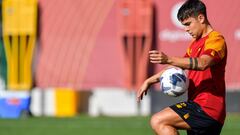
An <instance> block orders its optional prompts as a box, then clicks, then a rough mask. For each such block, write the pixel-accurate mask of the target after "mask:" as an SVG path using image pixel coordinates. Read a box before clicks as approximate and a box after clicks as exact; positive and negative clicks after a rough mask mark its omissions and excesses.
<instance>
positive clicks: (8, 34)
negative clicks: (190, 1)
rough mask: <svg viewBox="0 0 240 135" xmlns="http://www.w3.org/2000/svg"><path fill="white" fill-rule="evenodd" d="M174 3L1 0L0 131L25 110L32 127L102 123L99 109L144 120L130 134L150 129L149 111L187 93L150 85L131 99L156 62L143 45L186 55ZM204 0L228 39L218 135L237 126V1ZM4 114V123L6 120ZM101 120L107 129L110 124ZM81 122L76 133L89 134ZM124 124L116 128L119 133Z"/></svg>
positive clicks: (156, 68)
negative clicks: (224, 108) (224, 115)
mask: <svg viewBox="0 0 240 135" xmlns="http://www.w3.org/2000/svg"><path fill="white" fill-rule="evenodd" d="M183 2H184V0H171V1H168V0H0V4H1V6H0V7H1V10H0V11H1V20H0V23H1V25H0V30H1V34H0V36H1V39H0V118H1V119H0V129H1V130H0V133H1V132H2V133H8V134H10V133H11V134H15V133H16V132H14V131H15V130H12V131H11V132H10V130H8V129H12V128H14V127H12V126H11V125H18V124H20V125H22V123H21V121H17V120H18V119H19V118H27V119H24V120H25V121H28V120H30V122H29V123H28V124H29V125H32V124H33V123H41V122H39V121H44V122H46V121H49V122H50V123H51V121H54V120H57V119H58V118H62V119H63V120H62V119H60V120H62V121H63V122H69V124H70V123H71V122H74V120H76V119H80V120H79V121H84V119H85V118H87V119H89V120H87V121H91V120H92V119H91V118H92V117H94V118H95V120H97V121H101V120H102V119H101V118H102V117H107V118H106V121H108V120H109V121H119V120H120V119H118V118H119V117H121V118H122V119H121V120H123V121H124V122H126V123H128V121H127V120H129V119H130V120H129V121H135V122H136V121H137V123H144V124H146V125H144V124H143V125H140V127H135V126H136V125H138V124H136V123H133V124H132V125H135V126H133V127H132V128H131V129H135V131H137V130H140V129H142V130H144V131H145V130H146V132H143V131H141V130H140V133H138V132H137V133H135V132H130V134H131V135H133V134H141V133H142V134H143V133H144V134H152V133H151V130H150V128H149V126H148V119H149V118H148V117H149V116H150V115H151V114H153V113H155V112H158V111H159V110H161V109H163V108H164V107H166V106H169V105H171V104H173V103H176V102H178V101H181V100H185V99H186V95H183V96H181V97H178V98H172V97H168V96H166V95H163V94H162V93H161V92H160V91H159V84H156V85H154V86H153V87H151V92H150V93H149V94H148V95H147V96H146V97H145V98H144V100H143V101H142V102H141V103H140V104H139V103H137V102H136V91H137V89H138V88H139V86H140V85H141V83H142V82H143V80H144V79H146V78H147V77H149V76H151V75H152V74H154V73H156V72H158V71H160V70H161V69H162V68H163V66H161V65H153V64H150V63H149V62H148V51H149V50H152V49H157V50H161V51H163V52H165V53H166V54H168V55H172V56H183V55H184V54H185V52H186V48H187V47H188V45H189V43H190V41H191V37H190V36H189V35H188V34H187V33H185V31H184V30H183V29H182V26H181V24H180V23H179V22H178V20H177V18H176V14H177V11H178V8H179V7H180V6H181V4H182V3H183ZM203 2H205V4H206V6H207V13H208V19H209V21H210V22H211V25H212V26H213V27H214V29H215V30H217V31H219V32H221V33H222V34H223V35H224V37H225V40H226V42H227V46H228V63H227V67H226V86H227V93H226V94H227V112H228V114H229V117H230V118H231V119H229V120H228V119H227V121H228V123H227V124H225V125H226V128H225V129H224V133H225V134H228V133H229V132H227V131H228V130H229V131H235V132H234V133H239V132H240V126H239V125H236V123H238V124H239V123H240V119H239V116H240V115H239V112H240V104H239V103H240V77H239V74H240V62H239V59H240V54H239V53H238V51H239V49H240V46H239V45H240V16H239V15H238V13H239V12H240V8H239V6H240V1H238V0H230V1H227V2H226V1H224V0H211V1H207V0H203ZM123 116H124V117H123ZM76 117H77V118H76ZM109 117H110V118H109ZM126 117H130V118H129V119H127V118H126ZM48 118H50V119H48ZM55 118H56V119H55ZM71 118H73V119H71ZM9 119H11V120H13V121H11V120H10V123H9V121H8V120H9ZM125 119H127V120H125ZM15 120H16V121H15ZM38 120H39V121H38ZM70 120H72V121H71V122H70ZM232 120H233V121H232ZM234 120H235V121H234ZM236 120H237V121H236ZM106 121H105V122H106ZM11 122H13V123H11ZM124 122H123V124H122V125H126V123H125V124H124ZM234 122H235V123H234ZM24 123H25V122H24ZM103 123H104V122H103ZM106 123H107V124H109V123H108V122H106ZM25 124H26V123H25ZM75 124H76V125H79V126H80V125H81V123H75ZM85 124H86V123H85ZM85 124H82V125H85ZM95 124H96V122H95ZM4 125H5V126H4ZM50 125H51V124H50ZM53 125H54V124H53ZM76 125H75V126H76ZM90 125H91V124H90ZM97 125H99V124H97ZM100 125H101V124H100ZM110 125H111V126H113V127H114V124H112V122H110ZM228 125H231V126H228ZM91 126H93V127H94V124H93V125H91ZM91 126H90V129H89V130H91V129H92V127H91ZM111 126H110V127H111ZM116 126H117V127H119V126H118V125H116ZM129 126H130V125H129ZM129 126H127V127H123V131H124V130H125V129H128V128H130V127H131V126H130V127H129ZM141 126H143V127H146V129H145V128H143V127H141ZM40 127H41V126H40ZM80 127H81V126H80ZM107 127H108V126H107ZM110 127H109V128H110ZM18 128H19V127H18ZM25 128H26V127H25ZM55 128H57V129H58V128H59V127H55ZM78 128H79V127H78ZM105 128H106V127H105ZM2 129H5V130H2ZM52 129H54V128H52ZM80 129H81V128H80ZM103 129H104V127H103ZM107 129H108V128H107ZM89 130H87V131H88V132H84V134H95V133H91V132H89ZM46 131H50V130H46ZM55 131H56V130H54V131H53V132H49V133H51V134H53V133H55ZM65 131H66V132H67V131H68V130H65ZM71 131H73V132H75V130H70V129H69V132H71ZM100 131H101V129H100ZM123 131H122V130H121V131H118V133H119V134H126V133H125V132H123ZM129 131H130V130H129ZM22 132H24V130H23V131H22ZM66 132H62V133H63V134H65V133H66ZM69 132H67V133H69ZM76 132H81V131H76ZM113 132H115V131H113ZM38 133H40V132H38ZM38 133H32V132H30V134H38ZM41 133H43V132H41ZM234 133H233V132H232V133H231V134H232V135H233V134H234ZM57 134H61V133H57ZM72 134H73V133H72ZM103 134H105V135H106V134H112V132H104V133H103Z"/></svg>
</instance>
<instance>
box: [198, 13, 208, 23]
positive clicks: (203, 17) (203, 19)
mask: <svg viewBox="0 0 240 135" xmlns="http://www.w3.org/2000/svg"><path fill="white" fill-rule="evenodd" d="M197 19H198V21H199V22H200V23H204V22H205V19H206V18H205V16H204V15H203V14H199V15H198V17H197Z"/></svg>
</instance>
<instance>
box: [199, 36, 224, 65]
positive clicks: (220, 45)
mask: <svg viewBox="0 0 240 135" xmlns="http://www.w3.org/2000/svg"><path fill="white" fill-rule="evenodd" d="M225 50H226V45H225V40H224V38H223V36H221V35H219V34H216V33H213V34H212V35H210V36H209V38H208V39H207V40H206V42H205V47H204V52H203V54H205V55H209V56H211V57H213V58H214V61H216V62H218V61H220V60H221V59H223V58H224V56H225V55H226V54H225V53H226V51H225Z"/></svg>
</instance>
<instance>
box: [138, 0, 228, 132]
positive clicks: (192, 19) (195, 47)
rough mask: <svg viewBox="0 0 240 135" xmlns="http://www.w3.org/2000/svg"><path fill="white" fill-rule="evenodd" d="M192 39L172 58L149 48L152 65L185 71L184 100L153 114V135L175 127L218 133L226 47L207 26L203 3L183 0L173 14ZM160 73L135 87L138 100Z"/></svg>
mask: <svg viewBox="0 0 240 135" xmlns="http://www.w3.org/2000/svg"><path fill="white" fill-rule="evenodd" d="M177 17H178V20H179V21H180V22H181V23H182V24H183V25H184V30H185V31H186V32H187V33H189V34H190V35H191V36H192V38H193V41H192V42H191V44H190V46H189V48H188V49H187V52H186V55H185V56H184V57H172V56H168V55H166V54H165V53H163V52H160V51H157V50H152V51H150V52H149V59H150V62H151V63H154V64H168V65H172V66H177V67H180V68H182V69H186V70H188V78H189V82H190V83H189V88H188V100H187V101H185V102H181V103H177V104H175V105H172V106H170V107H167V108H165V109H163V110H162V111H160V112H158V113H156V114H154V115H153V116H152V118H151V121H150V123H151V127H152V129H153V130H154V131H155V133H156V134H157V135H177V134H179V133H178V131H177V130H178V129H185V130H187V133H188V135H219V134H220V132H221V129H222V126H223V124H224V120H225V116H226V110H225V108H226V107H225V66H226V60H227V46H226V43H225V40H224V37H223V36H222V35H221V34H220V33H219V32H217V31H215V30H214V29H213V27H212V26H211V25H210V23H209V21H208V18H207V13H206V6H205V4H204V3H203V2H202V1H200V0H187V1H186V2H185V3H184V4H183V5H182V6H181V8H180V9H179V10H178V14H177ZM161 73H162V71H161V72H159V73H157V74H155V75H153V76H151V77H150V78H148V79H146V80H145V81H144V83H143V84H142V86H141V87H140V89H139V90H138V94H137V98H138V101H140V100H141V99H142V98H143V96H144V95H145V94H147V91H148V88H149V87H150V86H151V85H152V84H154V83H157V82H159V78H160V76H161Z"/></svg>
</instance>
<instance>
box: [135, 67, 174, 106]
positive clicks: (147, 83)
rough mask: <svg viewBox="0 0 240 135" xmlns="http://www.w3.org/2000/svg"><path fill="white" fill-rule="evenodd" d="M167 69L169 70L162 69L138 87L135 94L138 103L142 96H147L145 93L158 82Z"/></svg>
mask: <svg viewBox="0 0 240 135" xmlns="http://www.w3.org/2000/svg"><path fill="white" fill-rule="evenodd" d="M167 68H169V67H166V68H164V69H163V70H162V71H161V72H159V73H157V74H155V75H153V76H151V77H149V78H148V79H146V80H145V81H144V82H143V84H142V86H141V87H140V89H139V90H138V92H137V101H138V102H139V101H140V100H142V99H143V96H144V95H147V91H148V89H149V87H150V86H151V85H152V84H154V83H158V82H160V80H159V78H160V76H161V75H162V73H163V71H164V70H165V69H167Z"/></svg>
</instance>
